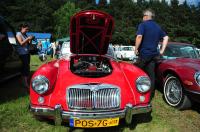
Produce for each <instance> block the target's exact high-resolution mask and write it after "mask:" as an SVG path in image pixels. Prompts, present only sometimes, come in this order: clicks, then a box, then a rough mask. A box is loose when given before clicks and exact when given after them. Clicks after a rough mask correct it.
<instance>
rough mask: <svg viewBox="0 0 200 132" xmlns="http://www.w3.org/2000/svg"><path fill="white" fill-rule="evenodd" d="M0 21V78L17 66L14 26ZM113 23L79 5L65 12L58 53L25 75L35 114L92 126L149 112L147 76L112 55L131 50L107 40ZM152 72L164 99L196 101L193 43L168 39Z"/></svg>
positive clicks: (197, 64) (199, 59)
mask: <svg viewBox="0 0 200 132" xmlns="http://www.w3.org/2000/svg"><path fill="white" fill-rule="evenodd" d="M0 26H1V27H3V28H0V29H1V32H0V33H1V34H4V35H5V36H6V37H5V38H4V39H2V40H0V41H1V43H0V50H1V52H0V54H1V55H0V57H1V59H0V63H1V64H0V66H1V67H0V68H1V69H0V70H1V71H0V73H1V78H0V79H1V80H2V78H5V77H6V76H8V77H9V76H10V75H15V74H16V73H18V71H19V68H21V67H20V60H19V59H18V58H19V57H18V55H17V54H16V51H15V48H14V47H15V45H16V39H15V34H14V33H15V32H14V31H13V29H12V28H11V27H10V25H9V24H8V23H7V22H5V21H4V20H3V19H2V18H0ZM113 26H114V20H113V18H112V17H111V16H110V15H108V14H106V13H104V12H100V11H92V10H90V11H81V12H79V13H77V14H75V15H74V16H73V17H72V18H71V23H70V41H68V42H64V43H63V44H62V45H60V49H59V52H58V59H57V60H53V61H50V62H48V63H45V64H43V65H42V66H41V67H40V68H39V69H38V70H37V71H36V72H35V73H34V75H33V76H32V78H31V85H30V111H31V112H32V113H33V114H34V115H35V116H38V117H45V118H48V119H53V120H54V121H55V124H56V125H60V124H61V123H62V122H68V123H69V126H71V127H83V128H94V127H111V126H118V125H119V123H120V122H119V121H120V120H121V119H125V122H126V123H127V124H130V123H131V122H132V120H134V118H132V117H133V115H138V114H143V115H149V114H150V113H151V110H152V107H151V103H150V94H151V91H150V88H151V82H150V79H149V77H148V75H147V74H146V73H145V72H144V71H142V70H141V69H140V68H138V67H137V66H135V65H134V64H131V63H128V62H125V61H118V58H120V59H127V60H134V59H135V60H136V56H135V55H134V47H131V46H120V47H117V48H116V47H113V45H112V44H110V43H109V40H110V39H111V35H112V31H113ZM2 29H3V30H2ZM8 34H9V35H8ZM8 36H11V37H8ZM114 49H115V50H114ZM12 68H13V69H12ZM11 72H13V73H12V74H10V73H11ZM155 72H156V78H157V82H159V83H160V85H161V88H162V91H163V96H164V99H165V101H166V103H167V104H168V105H170V106H172V107H175V108H177V109H186V108H189V107H190V106H191V105H192V102H193V101H197V102H200V54H199V53H198V49H197V48H196V47H195V46H194V45H191V44H185V43H175V42H169V44H168V45H167V48H166V51H165V53H164V55H163V56H161V58H160V59H159V60H158V61H157V66H156V71H155ZM4 74H5V76H4ZM1 80H0V81H1Z"/></svg>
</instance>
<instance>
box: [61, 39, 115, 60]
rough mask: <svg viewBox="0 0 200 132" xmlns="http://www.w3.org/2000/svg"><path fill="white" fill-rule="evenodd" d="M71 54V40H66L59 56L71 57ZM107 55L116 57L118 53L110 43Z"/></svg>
mask: <svg viewBox="0 0 200 132" xmlns="http://www.w3.org/2000/svg"><path fill="white" fill-rule="evenodd" d="M71 54H72V53H71V51H70V41H68V42H64V43H63V44H62V46H61V51H60V56H59V58H61V57H64V58H65V59H69V57H70V55H71ZM106 55H107V56H110V57H112V58H114V59H116V55H115V52H114V48H113V45H112V44H109V47H108V51H107V54H106Z"/></svg>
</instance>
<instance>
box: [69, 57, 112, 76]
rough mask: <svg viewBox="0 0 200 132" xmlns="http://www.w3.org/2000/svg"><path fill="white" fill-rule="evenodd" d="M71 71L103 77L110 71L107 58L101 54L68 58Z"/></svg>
mask: <svg viewBox="0 0 200 132" xmlns="http://www.w3.org/2000/svg"><path fill="white" fill-rule="evenodd" d="M70 69H71V71H72V73H74V74H76V75H79V76H84V77H103V76H106V75H109V74H111V73H112V66H111V64H110V61H109V59H108V58H105V57H102V56H74V57H71V60H70Z"/></svg>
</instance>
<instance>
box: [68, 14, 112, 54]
mask: <svg viewBox="0 0 200 132" xmlns="http://www.w3.org/2000/svg"><path fill="white" fill-rule="evenodd" d="M113 27H114V20H113V18H112V17H111V16H110V15H109V14H106V13H104V12H101V11H97V10H88V11H81V12H79V13H77V14H75V15H74V16H72V17H71V21H70V51H71V52H72V53H74V54H100V55H104V54H106V53H107V50H108V45H109V40H110V39H111V35H112V31H113Z"/></svg>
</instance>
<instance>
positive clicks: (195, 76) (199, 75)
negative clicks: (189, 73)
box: [194, 71, 200, 86]
mask: <svg viewBox="0 0 200 132" xmlns="http://www.w3.org/2000/svg"><path fill="white" fill-rule="evenodd" d="M198 77H199V78H200V71H198V72H196V73H195V74H194V79H195V82H196V83H197V85H199V86H200V82H198V81H197V78H198Z"/></svg>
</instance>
